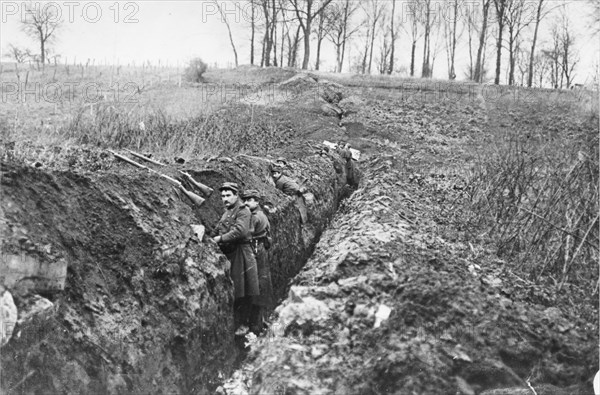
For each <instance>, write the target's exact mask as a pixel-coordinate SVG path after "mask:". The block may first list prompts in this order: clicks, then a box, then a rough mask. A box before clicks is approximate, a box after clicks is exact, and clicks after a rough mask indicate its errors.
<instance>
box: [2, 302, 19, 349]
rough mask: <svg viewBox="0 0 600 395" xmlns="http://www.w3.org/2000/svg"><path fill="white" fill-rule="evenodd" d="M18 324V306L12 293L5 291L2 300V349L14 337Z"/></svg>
mask: <svg viewBox="0 0 600 395" xmlns="http://www.w3.org/2000/svg"><path fill="white" fill-rule="evenodd" d="M16 323H17V306H15V302H14V301H13V298H12V295H11V294H10V292H8V291H5V292H4V293H3V294H2V297H1V298H0V347H1V346H4V345H5V344H6V343H8V341H9V340H10V338H11V337H12V334H13V331H14V329H15V325H16Z"/></svg>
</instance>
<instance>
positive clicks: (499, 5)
mask: <svg viewBox="0 0 600 395" xmlns="http://www.w3.org/2000/svg"><path fill="white" fill-rule="evenodd" d="M506 1H507V0H494V3H495V5H496V18H497V19H498V21H497V22H498V40H497V41H496V76H495V78H494V84H496V85H500V69H501V67H502V35H503V33H504V10H505V7H506Z"/></svg>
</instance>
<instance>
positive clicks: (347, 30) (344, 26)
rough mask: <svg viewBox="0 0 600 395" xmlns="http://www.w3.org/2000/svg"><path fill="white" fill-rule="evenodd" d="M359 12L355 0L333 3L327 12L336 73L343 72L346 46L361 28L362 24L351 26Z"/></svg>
mask: <svg viewBox="0 0 600 395" xmlns="http://www.w3.org/2000/svg"><path fill="white" fill-rule="evenodd" d="M357 10H358V3H357V2H355V1H354V0H344V1H343V2H336V3H332V4H331V7H328V8H327V9H326V11H325V16H326V18H327V19H328V20H329V22H328V23H329V25H330V26H331V29H330V30H329V31H328V32H327V38H328V39H329V41H331V43H332V44H333V45H334V46H335V55H336V57H335V59H336V64H337V69H336V71H337V72H338V73H341V72H342V66H343V64H344V55H345V52H346V44H347V42H348V41H349V40H350V38H351V37H352V36H353V35H354V34H355V33H356V32H357V31H359V29H360V28H361V25H360V24H357V25H355V26H354V27H351V26H350V22H351V19H352V16H353V15H354V14H355V13H356V11H357Z"/></svg>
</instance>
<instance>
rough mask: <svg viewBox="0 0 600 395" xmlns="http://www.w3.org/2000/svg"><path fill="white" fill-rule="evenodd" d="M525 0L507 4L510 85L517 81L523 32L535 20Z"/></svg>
mask: <svg viewBox="0 0 600 395" xmlns="http://www.w3.org/2000/svg"><path fill="white" fill-rule="evenodd" d="M527 4H528V3H527V2H526V1H525V0H511V1H509V3H508V4H507V8H506V13H505V18H506V27H507V30H508V85H514V83H515V68H516V60H517V58H518V56H519V51H520V44H521V38H520V35H521V32H522V31H523V29H524V28H525V27H527V26H529V24H530V23H531V22H532V21H533V19H532V16H533V15H532V14H530V13H528V12H527V10H526V6H527Z"/></svg>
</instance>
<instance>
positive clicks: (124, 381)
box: [0, 155, 351, 394]
mask: <svg viewBox="0 0 600 395" xmlns="http://www.w3.org/2000/svg"><path fill="white" fill-rule="evenodd" d="M240 162H241V166H240V165H239V164H237V166H233V165H228V164H225V165H218V166H217V167H216V168H213V169H204V170H198V171H192V170H190V171H191V172H192V174H193V175H194V176H196V177H200V179H202V180H203V181H204V182H205V183H206V184H208V185H209V186H211V187H213V188H215V189H216V188H217V187H218V185H220V184H221V183H222V182H223V181H224V180H226V179H227V180H233V181H236V182H239V183H240V184H241V185H246V184H250V183H251V184H252V185H256V186H257V189H259V190H261V192H263V193H264V194H265V200H266V201H267V202H268V203H270V204H273V205H275V206H276V207H277V211H276V212H275V213H274V214H271V215H270V216H269V219H270V222H271V226H272V229H274V232H273V238H274V246H273V248H271V250H270V252H269V261H270V264H271V277H272V281H273V292H274V298H273V300H274V303H273V305H272V306H270V308H269V309H268V313H269V314H270V313H271V312H272V311H273V310H274V308H275V307H276V305H277V304H278V303H279V301H281V300H282V299H283V298H284V297H285V295H286V294H287V292H288V288H289V283H290V279H292V278H293V277H294V276H295V275H296V274H297V273H298V272H299V271H300V270H301V269H302V267H303V266H304V264H305V263H306V262H307V261H308V259H309V258H310V256H311V255H312V253H313V251H314V248H315V246H316V245H317V243H318V242H319V239H320V236H321V234H322V232H323V231H324V230H325V229H326V227H327V225H328V224H329V221H330V220H331V219H332V217H333V215H334V214H335V213H336V211H337V209H338V206H339V204H340V202H341V201H342V200H343V199H345V198H346V197H348V196H349V195H350V193H351V189H350V188H349V187H348V186H347V185H346V182H345V177H346V174H345V170H344V166H342V165H341V163H340V162H339V160H337V159H332V158H326V159H324V158H322V157H319V156H318V155H316V156H315V157H309V158H305V160H303V161H302V162H298V163H296V164H295V166H296V167H297V170H298V171H302V172H305V174H311V175H312V180H311V181H310V182H309V184H310V188H309V190H310V191H311V194H312V203H310V204H309V205H308V208H309V217H308V218H309V221H308V223H306V224H304V225H301V223H300V216H299V213H298V211H297V209H296V207H295V205H294V204H293V200H291V199H289V198H286V197H285V196H284V195H282V194H281V193H280V192H277V191H275V190H274V187H273V186H272V185H269V184H268V183H267V182H265V177H264V175H265V174H268V173H267V169H266V165H265V162H264V160H263V161H255V160H254V161H253V160H250V159H247V160H245V161H242V160H241V159H240ZM323 163H326V164H327V166H323ZM236 167H241V168H242V170H246V171H248V170H251V171H252V172H251V173H252V174H253V176H252V177H250V179H249V180H248V179H247V178H248V177H247V175H245V174H244V173H242V172H241V171H240V170H239V169H238V168H236ZM2 170H3V177H2V179H1V181H2V186H3V199H2V209H3V211H2V213H1V214H2V217H3V218H2V219H3V220H4V221H3V224H5V225H7V226H4V225H3V228H2V229H0V230H1V231H2V234H3V240H4V243H3V245H2V253H3V257H5V256H7V254H12V255H10V256H20V257H22V258H18V259H25V258H27V259H34V260H35V261H36V262H37V264H39V267H46V266H45V265H50V266H51V265H53V264H57V262H58V263H63V264H64V265H65V266H66V265H67V263H68V267H67V269H66V279H65V285H64V289H56V288H51V287H50V288H48V287H46V285H47V284H45V283H44V282H43V281H42V282H36V280H35V279H34V277H35V276H31V275H30V276H29V277H27V278H22V279H20V281H18V282H16V283H15V284H13V285H11V286H10V287H6V288H7V289H8V290H9V291H10V292H12V293H13V294H14V296H15V303H16V305H17V307H18V308H19V310H20V311H21V310H27V309H30V311H34V310H35V309H34V308H32V307H31V305H32V304H33V302H32V300H36V301H37V300H38V298H39V297H40V296H41V297H45V298H46V300H48V301H49V302H51V303H52V304H53V305H52V307H51V308H49V309H45V310H41V311H39V312H36V313H35V314H33V315H31V316H30V317H29V318H28V320H24V321H22V322H20V323H19V324H18V325H17V327H16V331H15V333H18V336H14V337H13V339H11V340H10V341H9V343H8V344H7V345H5V346H3V348H2V355H1V358H2V367H3V369H2V372H1V373H0V374H1V381H0V384H1V389H2V391H3V392H6V393H21V392H24V393H28V392H31V393H35V392H36V391H38V392H39V391H42V392H43V391H52V392H57V393H60V392H67V393H115V394H116V393H131V392H138V393H157V392H158V393H164V392H174V393H190V392H196V391H200V392H207V391H208V392H212V391H213V390H214V389H215V388H216V387H217V386H218V385H219V384H221V383H222V380H223V378H224V377H227V376H228V375H229V373H230V372H232V371H233V370H234V369H235V368H236V367H237V366H238V365H239V363H240V362H241V361H242V359H243V358H244V356H245V353H244V350H243V348H242V347H240V345H241V344H238V346H237V347H236V345H235V340H234V339H235V337H234V336H233V331H234V330H235V328H233V300H232V283H231V281H230V280H228V279H227V278H225V277H224V272H223V271H222V270H221V269H220V268H222V267H223V265H224V260H225V259H226V258H225V257H224V255H222V254H221V253H220V252H219V251H218V249H217V247H216V246H215V245H211V243H208V244H207V240H206V237H208V236H207V235H205V236H204V237H205V239H203V240H204V241H203V242H202V243H198V242H193V240H192V239H193V234H192V232H191V231H190V229H189V227H188V226H184V225H186V224H188V223H199V222H200V223H203V224H206V225H207V233H209V232H210V230H211V229H210V226H211V224H213V225H214V224H215V223H216V221H217V220H218V218H219V216H220V210H219V208H218V207H219V206H220V198H219V196H218V193H215V194H213V195H212V196H211V197H210V199H207V201H206V203H205V204H204V206H203V207H202V209H201V210H197V209H194V208H193V207H191V205H190V204H189V202H187V201H184V200H182V199H180V197H179V198H178V197H177V195H176V194H174V193H173V189H172V186H171V185H169V183H168V182H162V181H159V182H157V180H156V178H154V177H152V176H151V175H148V174H140V172H138V171H137V170H131V169H123V170H119V171H116V172H115V171H110V172H107V173H102V174H89V173H84V174H79V173H77V172H72V171H67V172H63V171H47V170H46V171H44V170H39V169H32V168H28V167H21V166H12V165H6V164H3V168H2ZM23 235H25V236H23ZM25 239H26V240H27V241H26V243H29V244H31V245H32V247H31V249H28V250H25V251H24V250H23V249H22V247H23V240H25ZM198 247H200V248H198ZM15 259H17V258H15ZM190 262H191V263H190ZM4 263H5V260H3V264H4ZM3 270H6V267H3ZM30 274H31V273H30ZM32 279H34V280H33V284H31V282H32Z"/></svg>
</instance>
